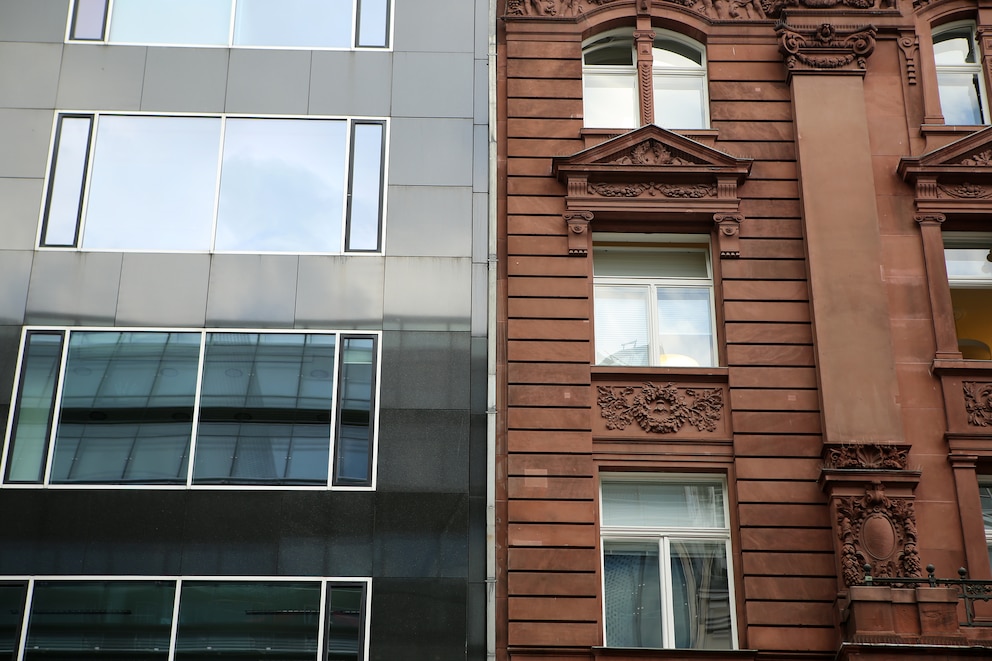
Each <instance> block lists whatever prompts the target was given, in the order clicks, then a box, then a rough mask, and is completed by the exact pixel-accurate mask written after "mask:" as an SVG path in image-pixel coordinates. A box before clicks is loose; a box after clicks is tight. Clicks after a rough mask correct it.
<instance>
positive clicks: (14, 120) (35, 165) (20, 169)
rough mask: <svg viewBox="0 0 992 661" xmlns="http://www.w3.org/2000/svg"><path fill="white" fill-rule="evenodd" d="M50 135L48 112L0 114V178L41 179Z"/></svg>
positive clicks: (4, 112) (3, 112)
mask: <svg viewBox="0 0 992 661" xmlns="http://www.w3.org/2000/svg"><path fill="white" fill-rule="evenodd" d="M51 133H52V111H51V110H0V145H3V147H2V148H0V177H37V178H41V177H44V176H45V165H46V164H47V163H48V145H49V140H50V138H51Z"/></svg>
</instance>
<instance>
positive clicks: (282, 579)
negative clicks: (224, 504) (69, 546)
mask: <svg viewBox="0 0 992 661" xmlns="http://www.w3.org/2000/svg"><path fill="white" fill-rule="evenodd" d="M38 581H51V582H56V581H57V582H62V583H81V582H90V583H91V582H118V583H125V582H130V583H137V582H148V581H175V583H176V588H175V597H174V599H175V601H174V604H173V609H172V623H171V627H172V631H171V635H170V640H169V656H168V659H169V661H172V659H174V658H175V654H176V635H177V631H178V625H179V606H180V603H179V602H180V596H181V595H182V587H183V583H184V582H199V581H205V582H214V583H220V582H226V583H290V582H292V583H318V582H319V583H320V618H319V624H318V640H317V654H316V655H315V661H322V658H323V657H324V655H325V654H326V652H327V651H326V649H325V645H326V642H327V641H326V634H327V632H326V623H327V618H328V615H329V614H328V612H327V607H328V587H329V586H330V585H332V584H352V585H362V586H363V589H364V595H363V597H364V604H363V613H362V625H361V627H360V636H361V642H360V646H359V653H360V655H361V656H360V659H362V660H364V659H368V658H369V631H370V628H371V627H370V622H371V619H372V617H371V615H372V579H371V578H370V577H365V576H358V577H350V576H347V577H345V576H336V577H330V576H316V577H315V576H230V575H227V576H193V575H185V576H164V575H163V576H140V575H136V576H106V575H94V576H84V575H72V576H60V575H51V576H49V575H9V576H0V583H4V584H26V589H25V601H24V607H23V609H22V611H21V613H22V615H21V628H20V635H19V636H18V639H17V641H18V646H17V655H16V657H15V658H16V659H17V661H21V660H22V659H23V658H24V653H25V649H24V648H25V646H26V644H27V634H28V629H29V627H30V619H31V617H30V615H31V604H32V602H33V598H34V588H35V584H36V583H37V582H38Z"/></svg>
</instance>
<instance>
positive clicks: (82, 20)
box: [72, 0, 107, 41]
mask: <svg viewBox="0 0 992 661" xmlns="http://www.w3.org/2000/svg"><path fill="white" fill-rule="evenodd" d="M106 16H107V0H76V10H75V12H74V13H73V16H72V38H73V39H94V40H97V41H99V40H101V39H103V26H104V23H105V20H104V19H105V18H106Z"/></svg>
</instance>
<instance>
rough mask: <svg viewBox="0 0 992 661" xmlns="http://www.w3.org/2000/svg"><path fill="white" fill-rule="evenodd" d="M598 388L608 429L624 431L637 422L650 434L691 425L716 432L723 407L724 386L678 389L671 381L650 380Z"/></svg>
mask: <svg viewBox="0 0 992 661" xmlns="http://www.w3.org/2000/svg"><path fill="white" fill-rule="evenodd" d="M597 390H598V391H599V396H598V398H597V403H598V404H599V408H600V414H601V415H602V416H603V418H605V419H606V428H607V429H616V430H623V429H626V428H627V427H628V426H630V425H632V424H634V423H636V424H637V425H638V426H639V427H640V428H641V429H643V430H644V431H646V432H648V433H652V434H674V433H676V432H678V431H679V430H681V429H682V427H684V426H685V425H687V424H688V425H692V426H693V427H695V428H696V429H698V430H699V431H710V432H711V431H716V429H717V423H718V422H719V421H720V416H721V411H722V410H723V390H722V389H720V388H677V387H675V385H674V384H671V383H669V384H668V385H666V386H660V387H659V386H656V385H655V384H653V383H650V382H648V383H645V384H644V385H642V386H641V387H640V388H637V387H634V386H599V387H598V388H597ZM638 391H639V392H638ZM687 397H691V398H692V400H691V401H688V400H687Z"/></svg>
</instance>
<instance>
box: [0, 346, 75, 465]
mask: <svg viewBox="0 0 992 661" xmlns="http://www.w3.org/2000/svg"><path fill="white" fill-rule="evenodd" d="M61 361H62V334H61V333H28V335H27V337H26V338H25V342H24V363H23V367H22V368H21V370H22V371H21V384H20V387H19V392H18V398H17V414H16V417H15V418H14V428H13V431H12V432H11V449H10V457H8V462H9V463H8V465H7V480H8V481H10V482H40V481H41V480H42V478H43V472H44V469H45V457H46V451H47V449H48V436H49V432H50V431H51V422H52V408H53V405H54V400H55V386H56V383H57V381H58V378H59V365H60V364H61Z"/></svg>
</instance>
